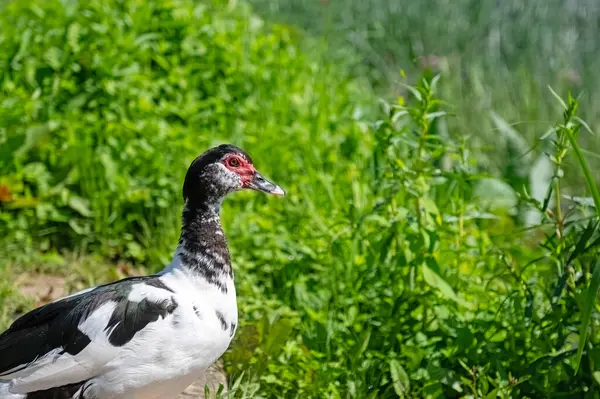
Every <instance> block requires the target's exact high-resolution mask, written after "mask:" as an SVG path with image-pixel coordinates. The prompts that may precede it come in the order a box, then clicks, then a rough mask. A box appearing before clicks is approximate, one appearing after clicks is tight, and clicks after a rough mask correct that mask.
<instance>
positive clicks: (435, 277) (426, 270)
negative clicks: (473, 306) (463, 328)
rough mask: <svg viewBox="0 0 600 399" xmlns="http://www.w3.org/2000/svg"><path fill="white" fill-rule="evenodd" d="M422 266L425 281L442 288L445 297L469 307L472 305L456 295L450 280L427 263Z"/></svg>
mask: <svg viewBox="0 0 600 399" xmlns="http://www.w3.org/2000/svg"><path fill="white" fill-rule="evenodd" d="M421 267H422V270H423V278H424V279H425V282H426V283H427V284H429V285H430V286H431V287H433V288H436V289H438V290H440V291H441V293H442V294H443V295H444V296H445V297H447V298H449V299H452V300H453V301H455V302H456V303H459V304H461V305H463V306H467V307H469V306H470V305H469V303H468V302H466V301H465V300H464V299H462V298H460V297H459V296H458V295H456V293H455V292H454V290H453V289H452V287H451V286H450V284H448V282H447V281H446V280H444V279H443V278H442V276H440V275H439V274H437V273H436V272H435V271H434V270H433V269H431V268H430V267H429V266H427V264H425V263H423V265H422V266H421Z"/></svg>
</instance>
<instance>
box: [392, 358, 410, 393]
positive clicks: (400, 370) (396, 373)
mask: <svg viewBox="0 0 600 399" xmlns="http://www.w3.org/2000/svg"><path fill="white" fill-rule="evenodd" d="M390 373H391V374H392V382H393V383H394V391H396V394H397V395H398V396H399V397H401V398H405V397H407V395H408V393H409V392H410V379H409V378H408V374H407V373H406V371H405V370H404V367H402V365H401V364H400V362H398V361H397V360H390Z"/></svg>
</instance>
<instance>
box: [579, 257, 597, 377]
mask: <svg viewBox="0 0 600 399" xmlns="http://www.w3.org/2000/svg"><path fill="white" fill-rule="evenodd" d="M598 288H600V261H598V262H596V266H594V273H593V274H592V281H591V282H590V286H589V287H588V290H587V295H586V298H585V303H584V304H583V317H582V320H581V327H580V329H579V348H577V356H575V374H577V371H578V370H579V364H580V363H581V357H582V356H583V348H584V347H585V341H586V339H587V332H588V327H589V325H590V319H591V316H592V309H593V308H594V305H595V304H596V295H597V294H598Z"/></svg>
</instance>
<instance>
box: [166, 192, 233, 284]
mask: <svg viewBox="0 0 600 399" xmlns="http://www.w3.org/2000/svg"><path fill="white" fill-rule="evenodd" d="M220 209H221V201H216V202H215V203H214V204H212V203H211V204H207V203H204V204H195V205H192V204H190V203H189V202H186V204H185V207H184V209H183V214H182V228H181V236H180V238H179V245H178V247H177V251H176V252H175V257H177V258H178V259H176V260H178V261H179V262H178V263H179V264H180V265H181V268H184V269H187V271H189V272H191V273H193V274H194V275H197V276H199V277H201V278H203V279H205V280H206V281H207V282H208V283H209V284H214V285H216V286H217V287H218V288H219V289H220V290H221V291H222V292H224V293H227V282H228V280H231V279H233V270H232V267H231V259H230V256H229V248H228V247H227V240H226V239H225V234H224V232H223V228H222V227H221V218H220V216H219V211H220Z"/></svg>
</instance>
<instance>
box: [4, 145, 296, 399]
mask: <svg viewBox="0 0 600 399" xmlns="http://www.w3.org/2000/svg"><path fill="white" fill-rule="evenodd" d="M244 188H248V189H254V190H258V191H263V192H267V193H271V194H276V195H284V192H283V190H281V188H279V187H278V186H277V185H275V184H273V183H271V182H268V181H267V180H265V179H264V178H263V177H262V175H261V174H260V173H258V172H257V171H256V169H255V168H254V166H253V163H252V159H251V158H250V156H249V155H248V154H246V153H245V152H244V151H242V150H241V149H239V148H238V147H235V146H232V145H221V146H218V147H215V148H212V149H210V150H208V151H207V152H205V153H204V154H202V155H201V156H199V157H198V158H196V159H195V160H194V161H193V162H192V164H191V165H190V168H189V169H188V172H187V175H186V178H185V182H184V185H183V196H184V200H185V205H184V210H183V217H182V221H183V225H182V231H181V237H180V240H179V245H178V246H177V249H176V251H175V255H174V257H173V261H172V262H171V264H169V265H168V266H167V267H166V268H165V269H164V270H163V271H162V272H160V273H158V274H156V275H151V276H144V277H132V278H127V279H123V280H120V281H117V282H114V283H110V284H105V285H101V286H97V287H94V288H91V289H87V290H84V291H82V292H79V293H76V294H73V295H71V296H68V297H65V298H61V299H59V300H57V301H55V302H52V303H49V304H47V305H45V306H42V307H40V308H38V309H35V310H33V311H31V312H29V313H27V314H25V315H24V316H22V317H21V318H19V319H17V320H16V321H15V322H14V323H13V324H12V325H11V326H10V328H9V329H8V330H7V331H5V332H4V333H2V334H1V335H0V399H17V398H19V399H67V398H80V399H120V398H136V399H138V398H139V399H150V398H157V399H158V398H161V399H167V398H174V397H176V396H177V395H178V394H179V393H181V392H182V391H183V390H184V389H185V388H186V387H187V386H189V385H190V384H192V383H193V382H194V381H195V380H196V379H198V378H199V377H200V376H201V375H202V373H204V372H205V371H206V369H207V368H208V367H209V366H210V365H212V364H213V363H214V362H215V361H216V360H217V359H218V358H219V357H220V356H221V355H222V354H223V353H224V352H225V350H226V349H227V347H228V346H229V344H230V342H231V339H232V338H233V335H234V334H235V330H236V326H237V304H236V293H235V287H234V284H233V270H232V267H231V262H230V257H229V250H228V247H227V242H226V240H225V236H224V232H223V229H222V227H221V223H220V218H219V211H220V207H221V202H222V200H223V198H224V197H225V196H226V195H227V194H229V193H232V192H234V191H238V190H240V189H244Z"/></svg>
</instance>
